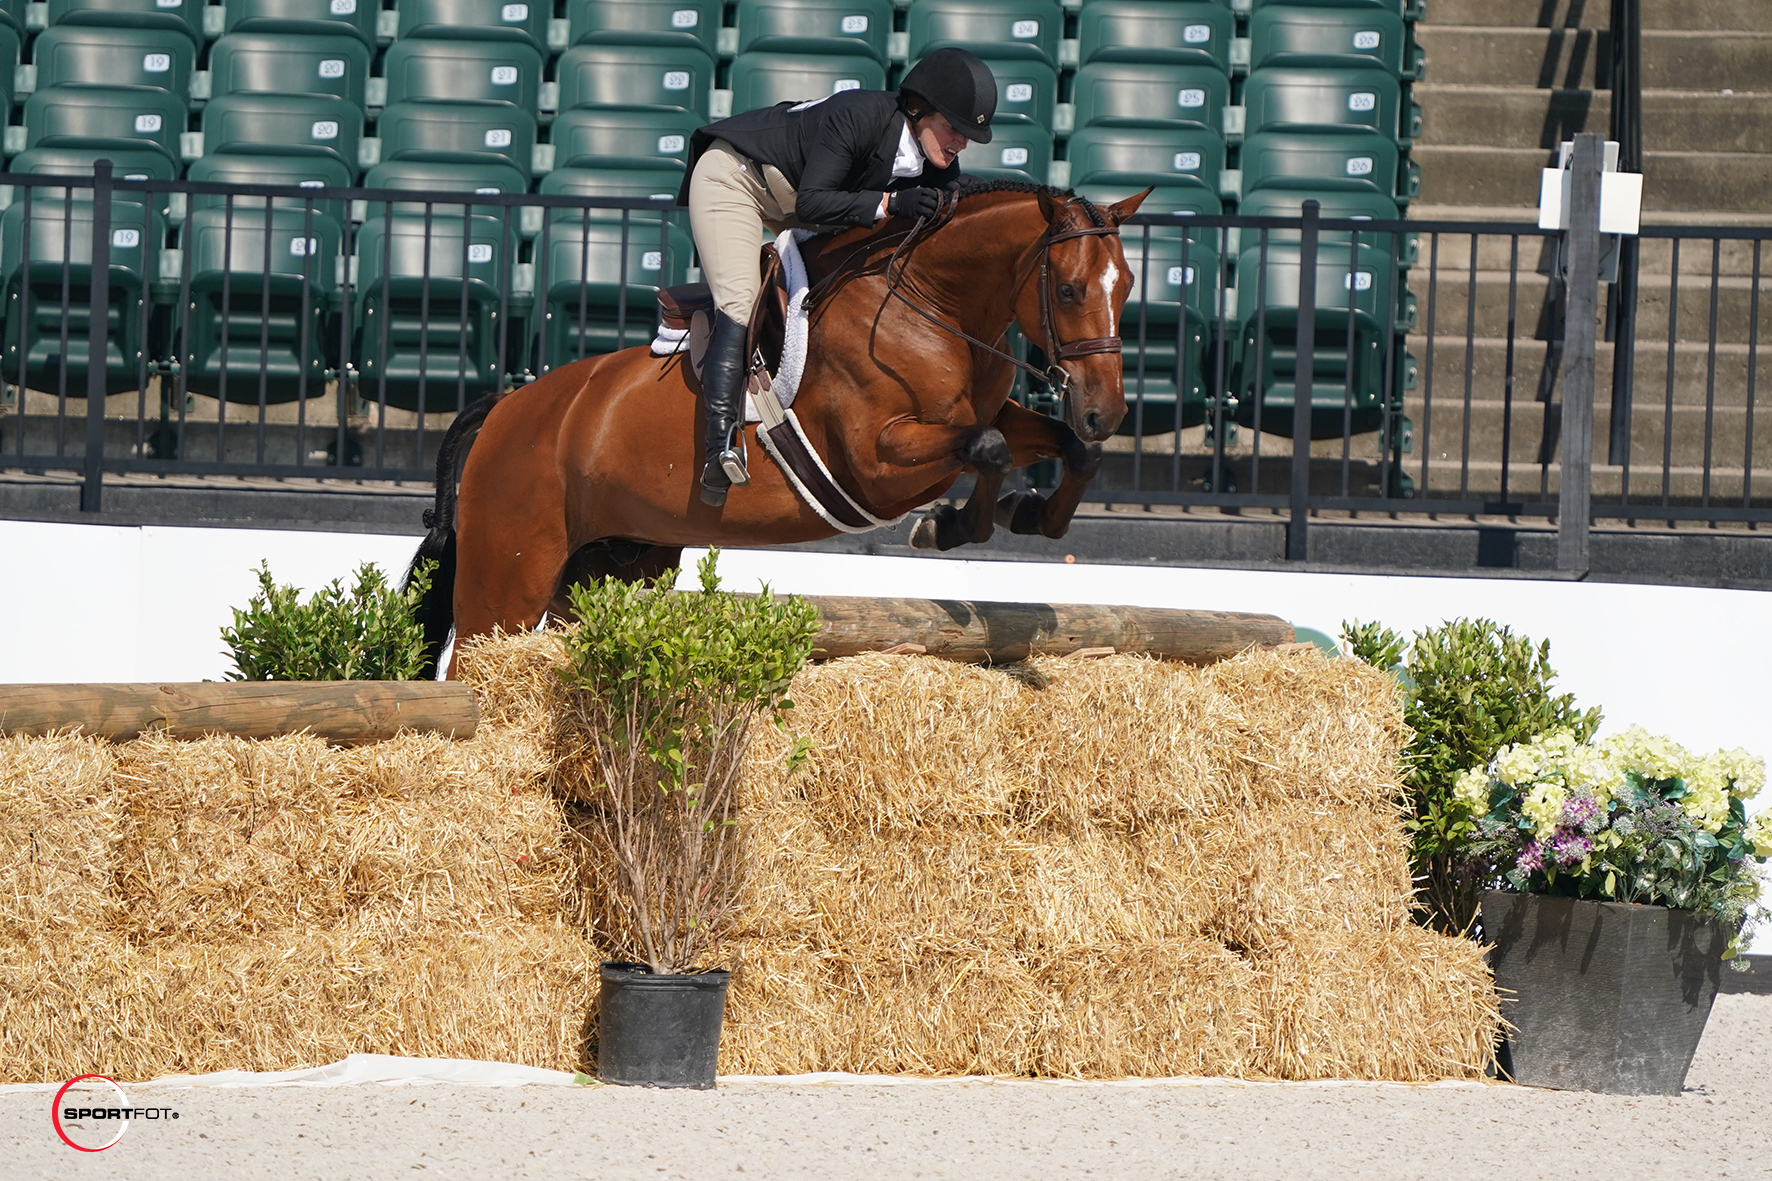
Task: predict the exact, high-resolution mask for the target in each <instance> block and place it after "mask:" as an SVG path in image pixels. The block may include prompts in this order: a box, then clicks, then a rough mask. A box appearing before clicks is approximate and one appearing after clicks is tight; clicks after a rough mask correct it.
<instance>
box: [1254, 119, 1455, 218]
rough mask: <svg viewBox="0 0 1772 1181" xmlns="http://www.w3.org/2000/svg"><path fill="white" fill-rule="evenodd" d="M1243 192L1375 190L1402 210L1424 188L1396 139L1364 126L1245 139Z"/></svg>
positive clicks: (1265, 134)
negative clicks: (1398, 150)
mask: <svg viewBox="0 0 1772 1181" xmlns="http://www.w3.org/2000/svg"><path fill="white" fill-rule="evenodd" d="M1242 163H1243V194H1244V195H1245V196H1247V195H1248V194H1250V193H1254V192H1256V191H1258V190H1261V189H1310V190H1316V189H1325V190H1353V191H1356V192H1363V191H1370V192H1375V193H1379V194H1381V195H1383V196H1386V197H1394V198H1395V199H1396V202H1397V204H1398V205H1399V206H1401V205H1406V204H1408V202H1409V199H1410V198H1411V197H1413V196H1414V195H1415V194H1416V193H1417V192H1419V191H1420V189H1421V173H1420V170H1419V169H1418V168H1417V167H1415V165H1414V163H1413V162H1412V161H1408V160H1405V159H1403V158H1401V157H1400V156H1399V155H1398V152H1397V141H1396V140H1395V139H1393V138H1392V137H1390V136H1388V135H1382V134H1380V133H1378V132H1376V131H1368V130H1364V129H1360V128H1349V129H1348V130H1346V131H1342V132H1324V131H1293V130H1283V131H1260V132H1256V133H1255V134H1253V135H1250V136H1247V137H1245V139H1244V140H1243V154H1242Z"/></svg>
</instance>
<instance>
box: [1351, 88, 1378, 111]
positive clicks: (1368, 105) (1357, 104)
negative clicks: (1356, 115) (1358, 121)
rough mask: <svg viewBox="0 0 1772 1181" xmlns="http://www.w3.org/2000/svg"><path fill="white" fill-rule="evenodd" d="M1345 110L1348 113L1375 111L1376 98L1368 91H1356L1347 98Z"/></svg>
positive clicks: (1376, 107)
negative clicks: (1348, 111)
mask: <svg viewBox="0 0 1772 1181" xmlns="http://www.w3.org/2000/svg"><path fill="white" fill-rule="evenodd" d="M1347 109H1348V110H1350V111H1376V110H1377V109H1378V96H1377V95H1376V94H1374V93H1372V92H1371V91H1370V90H1357V91H1355V92H1354V93H1353V94H1350V95H1348V96H1347Z"/></svg>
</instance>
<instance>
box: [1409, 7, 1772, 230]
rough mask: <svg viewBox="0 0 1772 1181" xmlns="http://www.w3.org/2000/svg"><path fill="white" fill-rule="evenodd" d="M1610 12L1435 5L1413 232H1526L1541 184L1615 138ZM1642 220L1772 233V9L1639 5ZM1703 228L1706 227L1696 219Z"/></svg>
mask: <svg viewBox="0 0 1772 1181" xmlns="http://www.w3.org/2000/svg"><path fill="white" fill-rule="evenodd" d="M1610 7H1611V6H1610V5H1609V4H1608V3H1606V0H1431V2H1430V3H1429V5H1428V11H1427V18H1426V19H1425V20H1424V21H1423V22H1422V23H1421V24H1420V25H1418V26H1417V30H1416V35H1417V37H1418V38H1419V40H1420V41H1421V44H1422V45H1423V47H1424V48H1425V49H1426V50H1427V57H1428V72H1427V78H1428V80H1427V81H1425V82H1421V83H1418V84H1417V85H1416V87H1415V95H1416V99H1417V100H1418V101H1419V102H1420V103H1421V105H1422V110H1423V124H1422V137H1421V139H1420V140H1419V141H1418V142H1417V145H1416V148H1415V156H1416V158H1417V159H1418V160H1419V161H1420V162H1421V167H1422V173H1423V184H1422V193H1421V198H1420V202H1419V204H1418V205H1417V206H1416V207H1415V208H1414V209H1412V210H1411V215H1412V216H1415V217H1444V216H1460V215H1464V216H1468V215H1482V216H1503V217H1518V216H1523V214H1524V211H1525V210H1526V209H1528V208H1530V207H1533V206H1536V204H1537V201H1538V170H1539V169H1540V168H1542V167H1544V166H1545V164H1546V163H1547V162H1550V161H1551V160H1552V159H1553V156H1554V152H1555V149H1556V146H1557V144H1558V143H1559V142H1561V141H1562V140H1566V139H1569V138H1570V137H1571V136H1573V135H1574V133H1575V132H1577V131H1597V132H1601V133H1605V132H1606V131H1607V128H1608V124H1609V119H1610V112H1611V102H1610V99H1611V95H1610V92H1609V90H1608V89H1607V87H1608V85H1609V80H1608V78H1607V74H1608V72H1609V69H1610V60H1611V52H1610V49H1609V44H1608V34H1607V32H1606V29H1605V25H1606V23H1607V21H1608V19H1609V16H1610ZM1642 12H1643V26H1644V32H1643V128H1644V135H1643V149H1644V154H1645V157H1646V160H1645V165H1644V169H1643V171H1644V175H1645V182H1644V185H1645V191H1644V208H1645V214H1646V216H1647V218H1648V219H1649V220H1651V221H1664V222H1668V221H1677V222H1683V223H1687V224H1719V223H1721V224H1729V223H1740V222H1748V223H1754V222H1772V3H1767V2H1766V0H1643V5H1642ZM1699 214H1702V215H1706V216H1704V217H1698V216H1694V215H1699Z"/></svg>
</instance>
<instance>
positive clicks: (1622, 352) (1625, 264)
mask: <svg viewBox="0 0 1772 1181" xmlns="http://www.w3.org/2000/svg"><path fill="white" fill-rule="evenodd" d="M1642 24H1643V16H1642V5H1641V0H1612V25H1611V32H1612V138H1613V139H1614V140H1617V141H1618V171H1620V172H1641V171H1642V170H1643V29H1642ZM1638 249H1639V246H1638V239H1637V236H1636V235H1635V234H1626V235H1624V236H1623V237H1622V238H1620V239H1619V242H1618V281H1617V282H1615V283H1614V284H1612V293H1611V312H1612V318H1611V329H1612V331H1611V337H1612V341H1613V349H1612V421H1611V427H1612V429H1611V432H1610V433H1611V438H1610V439H1609V440H1608V442H1609V446H1608V447H1607V450H1606V456H1607V458H1606V462H1607V463H1610V464H1613V465H1617V466H1622V465H1624V464H1627V463H1629V462H1630V425H1631V422H1630V420H1631V393H1632V389H1633V386H1634V384H1635V378H1636V361H1637V355H1636V354H1637V269H1638V268H1637V262H1638V253H1637V252H1638Z"/></svg>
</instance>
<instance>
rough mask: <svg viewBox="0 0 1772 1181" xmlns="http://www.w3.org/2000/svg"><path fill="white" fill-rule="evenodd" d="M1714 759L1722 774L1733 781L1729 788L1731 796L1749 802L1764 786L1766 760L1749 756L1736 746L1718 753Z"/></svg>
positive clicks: (1756, 756)
mask: <svg viewBox="0 0 1772 1181" xmlns="http://www.w3.org/2000/svg"><path fill="white" fill-rule="evenodd" d="M1716 757H1717V758H1718V759H1719V760H1720V761H1721V762H1722V765H1723V771H1724V774H1726V775H1728V777H1729V778H1730V780H1732V781H1733V782H1732V783H1731V784H1730V787H1729V792H1730V794H1731V795H1734V796H1736V797H1737V798H1739V799H1743V800H1751V799H1753V798H1754V797H1755V796H1756V795H1758V794H1759V793H1760V789H1761V788H1762V787H1764V786H1766V760H1765V759H1762V758H1761V757H1760V756H1758V755H1750V754H1748V753H1747V752H1746V751H1745V750H1742V749H1741V748H1740V747H1739V746H1738V747H1736V748H1735V749H1734V750H1722V751H1718V752H1717V756H1716Z"/></svg>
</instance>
